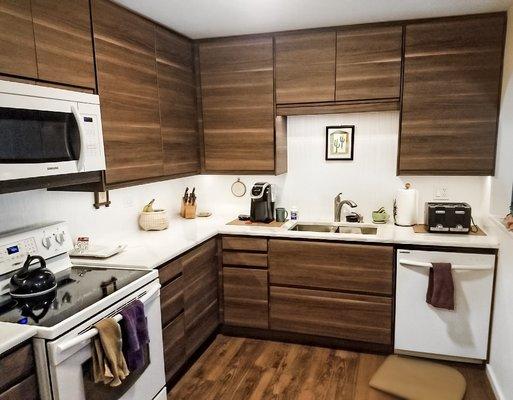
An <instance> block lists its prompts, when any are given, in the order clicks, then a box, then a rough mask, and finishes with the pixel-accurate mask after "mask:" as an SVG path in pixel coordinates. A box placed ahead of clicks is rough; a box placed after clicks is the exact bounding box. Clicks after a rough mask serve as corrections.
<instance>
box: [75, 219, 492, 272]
mask: <svg viewBox="0 0 513 400" xmlns="http://www.w3.org/2000/svg"><path fill="white" fill-rule="evenodd" d="M233 219H234V217H233V216H219V215H218V216H211V217H208V218H196V219H192V220H186V219H182V218H179V217H178V218H175V219H173V220H171V222H170V226H169V228H168V229H167V230H164V231H152V232H144V231H139V232H136V233H134V234H132V235H128V236H126V237H125V238H123V240H120V243H123V244H126V249H125V250H124V251H123V252H121V253H119V254H117V255H115V256H113V257H110V258H108V259H102V260H100V259H86V258H74V259H73V262H74V263H75V264H81V265H106V266H111V267H120V268H133V267H145V268H156V267H158V266H160V265H162V264H164V263H166V262H168V261H169V260H171V259H173V258H175V257H177V256H179V255H181V254H182V253H184V252H186V251H187V250H189V249H191V248H193V247H195V246H197V245H198V244H200V243H202V242H204V241H205V240H207V239H210V238H212V237H214V236H216V235H217V234H227V235H246V236H266V237H279V238H292V239H312V240H332V241H341V242H342V241H349V242H362V243H390V244H404V245H419V246H447V247H466V248H481V249H496V248H498V246H499V241H498V239H497V236H496V234H495V233H494V231H495V230H496V229H497V227H496V226H495V225H494V224H492V223H490V224H489V225H487V224H481V228H482V229H483V230H484V231H485V232H486V233H487V236H476V235H458V234H434V233H414V232H413V228H405V227H397V226H395V225H393V224H392V223H388V224H385V225H377V224H365V225H366V226H369V225H372V226H375V227H377V228H378V232H377V234H376V235H361V234H340V233H322V232H306V231H301V232H300V231H290V230H288V229H289V228H290V227H291V226H292V225H294V222H292V221H289V222H287V223H286V224H285V225H283V226H282V227H279V228H276V227H267V226H250V225H243V226H240V225H227V223H228V222H229V221H232V220H233ZM301 222H303V223H308V221H301Z"/></svg>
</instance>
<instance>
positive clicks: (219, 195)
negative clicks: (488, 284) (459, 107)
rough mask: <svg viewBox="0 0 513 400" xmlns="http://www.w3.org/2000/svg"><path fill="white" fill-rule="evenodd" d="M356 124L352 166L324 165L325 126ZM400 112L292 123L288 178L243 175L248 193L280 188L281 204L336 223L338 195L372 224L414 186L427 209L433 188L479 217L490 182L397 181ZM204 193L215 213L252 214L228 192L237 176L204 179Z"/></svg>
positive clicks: (464, 179)
mask: <svg viewBox="0 0 513 400" xmlns="http://www.w3.org/2000/svg"><path fill="white" fill-rule="evenodd" d="M334 125H355V126H356V128H355V149H354V161H326V160H325V136H326V126H334ZM398 131H399V112H395V111H391V112H379V113H357V114H340V115H319V116H298V117H289V119H288V158H289V159H288V173H287V174H284V175H281V176H241V180H242V181H243V182H244V183H246V185H247V187H248V193H249V190H250V188H251V185H252V184H253V183H254V182H257V181H268V182H271V183H274V184H276V187H277V189H278V190H277V196H278V198H277V205H278V206H284V207H286V208H290V207H292V206H296V207H298V208H299V212H300V217H301V218H304V219H308V220H332V219H333V199H334V197H335V195H337V194H338V193H339V192H342V193H343V197H344V198H346V199H351V200H353V201H355V202H356V203H357V204H358V209H357V210H358V211H359V212H360V213H363V215H364V216H365V218H366V220H367V221H368V220H369V218H370V216H371V213H372V211H373V210H377V209H378V208H380V207H381V206H384V207H385V208H386V209H387V211H388V212H389V213H391V212H392V205H393V198H394V197H395V193H396V191H397V189H398V188H400V187H402V186H404V184H405V183H406V182H411V183H412V184H413V187H415V188H417V189H418V190H419V217H420V218H423V206H422V205H423V204H424V203H425V202H427V201H432V200H433V195H434V189H435V185H442V186H445V187H446V188H447V189H448V194H449V199H450V200H451V201H466V202H468V203H470V205H471V206H472V207H473V213H474V214H475V215H476V216H479V215H481V214H482V212H483V205H484V199H485V196H484V195H483V192H484V191H485V188H486V182H487V179H488V178H486V177H454V176H452V177H428V176H423V177H397V176H396V165H397V146H398ZM199 179H200V182H201V185H200V187H201V190H202V191H204V192H205V193H208V195H209V204H210V205H211V207H213V208H214V209H215V211H217V212H229V211H231V210H233V211H236V212H238V213H249V194H247V195H246V196H245V197H243V198H240V199H237V198H235V197H234V196H232V195H231V193H230V187H231V184H232V183H233V182H234V181H235V180H236V179H237V176H226V175H224V176H201V177H199Z"/></svg>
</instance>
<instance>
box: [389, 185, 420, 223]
mask: <svg viewBox="0 0 513 400" xmlns="http://www.w3.org/2000/svg"><path fill="white" fill-rule="evenodd" d="M394 223H395V225H397V226H404V227H410V226H414V225H415V224H416V223H417V191H416V190H415V189H412V184H411V183H409V182H407V183H406V184H405V185H404V189H399V190H398V191H397V195H396V197H395V199H394Z"/></svg>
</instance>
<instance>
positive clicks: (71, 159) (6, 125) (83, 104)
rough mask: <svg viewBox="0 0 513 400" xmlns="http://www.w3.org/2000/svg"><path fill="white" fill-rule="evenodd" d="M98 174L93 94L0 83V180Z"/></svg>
mask: <svg viewBox="0 0 513 400" xmlns="http://www.w3.org/2000/svg"><path fill="white" fill-rule="evenodd" d="M104 169H105V152H104V149H103V134H102V123H101V115H100V99H99V97H98V96H97V95H93V94H89V93H82V92H75V91H70V90H61V89H55V88H49V87H43V86H36V85H30V84H25V83H17V82H8V81H0V181H7V180H11V179H25V178H34V177H42V176H49V175H61V174H72V173H79V172H89V171H101V170H104Z"/></svg>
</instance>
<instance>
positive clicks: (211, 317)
mask: <svg viewBox="0 0 513 400" xmlns="http://www.w3.org/2000/svg"><path fill="white" fill-rule="evenodd" d="M218 325H219V307H218V303H217V300H214V301H213V302H212V304H210V305H209V306H208V307H207V308H206V309H205V310H203V312H201V313H199V314H196V315H194V319H193V320H191V321H190V322H189V323H188V324H187V326H186V328H185V337H186V343H185V349H186V355H187V357H189V356H191V355H192V354H193V353H194V352H195V351H196V350H197V349H198V347H200V346H201V345H202V344H203V342H205V340H207V339H208V337H209V336H210V335H211V334H212V332H214V331H215V330H216V329H217V326H218Z"/></svg>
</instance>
